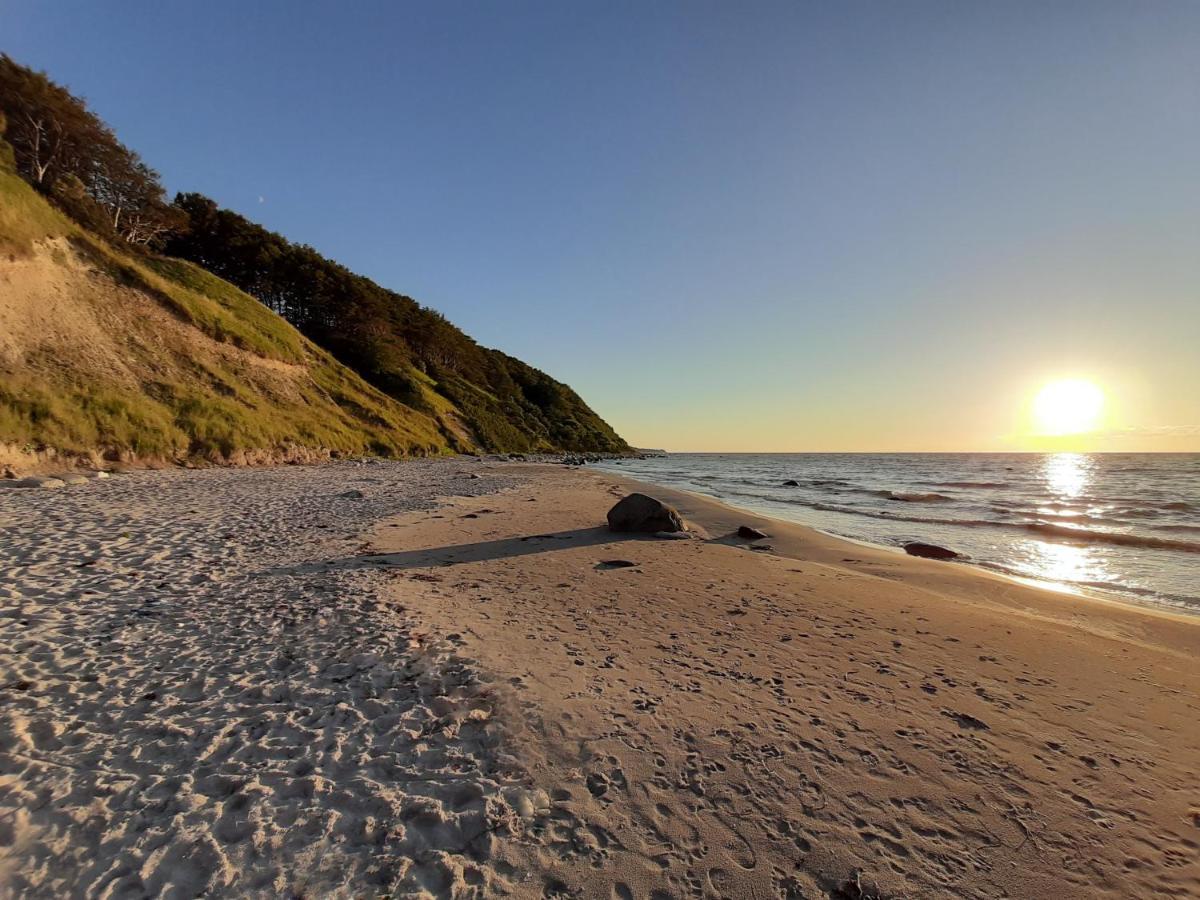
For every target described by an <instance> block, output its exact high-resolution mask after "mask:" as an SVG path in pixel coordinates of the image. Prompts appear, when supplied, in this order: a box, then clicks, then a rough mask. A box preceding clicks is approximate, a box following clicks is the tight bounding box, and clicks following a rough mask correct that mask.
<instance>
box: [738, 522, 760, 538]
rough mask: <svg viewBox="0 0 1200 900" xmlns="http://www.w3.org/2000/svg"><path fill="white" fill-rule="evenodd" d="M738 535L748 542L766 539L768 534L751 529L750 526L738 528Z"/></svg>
mask: <svg viewBox="0 0 1200 900" xmlns="http://www.w3.org/2000/svg"><path fill="white" fill-rule="evenodd" d="M737 535H738V537H740V538H745V539H746V540H748V541H757V540H761V539H762V538H765V537H766V536H767V533H766V532H765V531H759V530H758V529H757V528H751V527H750V526H749V525H740V526H738V530H737Z"/></svg>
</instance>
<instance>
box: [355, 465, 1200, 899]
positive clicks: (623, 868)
mask: <svg viewBox="0 0 1200 900" xmlns="http://www.w3.org/2000/svg"><path fill="white" fill-rule="evenodd" d="M493 471H496V472H499V471H505V472H510V473H512V474H514V475H515V476H517V477H521V478H523V479H525V480H524V483H523V484H521V485H520V486H518V487H514V488H513V489H512V490H509V491H506V492H504V493H502V494H499V495H493V496H492V497H490V498H488V500H487V502H486V503H479V502H474V501H469V500H466V501H452V502H451V503H450V504H449V507H448V508H447V509H445V510H443V511H441V514H440V516H439V517H438V518H436V519H435V518H433V517H430V516H423V515H421V514H414V515H411V516H404V517H400V518H398V519H396V520H393V521H391V522H387V523H381V524H380V526H379V527H378V528H377V529H376V531H375V533H374V535H373V537H372V553H371V555H370V557H369V564H370V565H377V566H379V567H381V568H384V569H386V570H388V571H391V572H393V573H394V575H395V579H396V582H395V583H396V590H395V596H396V598H397V602H399V600H400V598H401V597H402V598H403V602H404V604H405V606H406V607H407V608H408V609H410V610H411V611H413V612H414V614H415V615H416V616H417V617H418V618H419V619H421V620H422V621H425V622H428V623H429V626H430V627H431V628H432V629H433V630H434V631H435V632H444V631H446V630H453V632H455V633H458V634H461V635H462V637H463V638H464V640H465V643H464V646H463V651H464V652H465V653H468V654H469V655H471V656H472V657H473V658H474V659H477V660H478V661H479V664H480V665H481V666H482V667H483V668H484V669H485V670H486V671H489V672H492V673H494V674H495V676H496V679H497V682H498V683H504V684H509V685H511V687H512V690H513V693H514V696H513V701H512V708H514V709H519V710H521V716H520V718H519V719H518V720H517V721H514V722H512V723H510V727H511V734H512V736H513V737H512V740H513V745H512V746H513V752H515V753H516V754H517V755H518V756H519V757H520V758H521V759H522V760H523V761H524V763H525V764H526V768H527V771H528V775H529V778H530V779H531V787H532V788H533V789H534V790H540V791H544V792H545V795H546V796H547V797H548V798H549V800H550V802H549V804H548V806H546V807H545V808H542V809H539V810H536V811H535V812H534V814H533V816H532V818H531V820H530V821H529V823H528V825H527V828H526V830H525V832H524V834H523V835H521V836H518V837H517V838H515V840H514V841H513V842H512V845H511V847H512V850H513V852H514V853H515V854H516V857H515V858H518V859H521V860H522V861H523V864H522V865H521V866H520V868H521V870H522V871H523V872H525V873H526V874H525V875H524V876H522V878H521V879H520V880H518V881H516V882H515V883H514V884H513V891H514V895H518V896H537V895H538V894H539V893H540V892H542V891H543V890H551V889H553V890H554V891H557V892H558V893H559V894H560V895H561V896H581V897H582V896H587V897H590V896H610V895H611V896H619V897H630V896H636V897H644V896H647V895H650V896H672V897H675V896H712V897H740V896H786V897H814V896H854V897H859V896H863V897H865V896H871V897H874V896H879V897H899V896H922V897H946V898H949V897H956V898H957V897H979V898H983V897H993V896H1000V895H1008V896H1062V897H1080V898H1083V897H1088V898H1094V897H1113V898H1116V897H1123V896H1148V895H1154V894H1172V893H1174V894H1181V895H1190V894H1200V862H1198V861H1197V857H1198V854H1197V853H1196V850H1197V849H1198V848H1200V833H1198V832H1197V830H1196V829H1197V828H1200V805H1198V804H1197V801H1196V796H1197V792H1196V788H1197V782H1196V770H1197V767H1198V764H1200V756H1198V755H1197V754H1196V753H1195V752H1191V751H1190V750H1189V748H1195V747H1196V746H1200V724H1198V723H1200V701H1198V700H1197V697H1200V671H1198V667H1197V666H1196V660H1197V659H1200V628H1197V622H1195V621H1194V620H1193V618H1192V617H1185V616H1179V615H1174V614H1170V613H1161V612H1158V611H1145V610H1142V609H1140V608H1136V607H1132V606H1125V605H1116V604H1108V603H1096V602H1091V601H1080V600H1078V599H1077V598H1073V597H1071V598H1067V597H1064V595H1060V594H1057V593H1052V592H1049V591H1045V590H1040V589H1037V588H1033V587H1027V586H1024V585H1021V584H1019V583H1016V582H1012V581H1010V580H1008V579H1006V578H1003V577H1001V576H999V575H996V574H993V573H988V572H986V571H981V570H978V569H976V568H974V567H968V566H947V565H946V564H945V563H941V562H936V561H929V560H921V559H916V558H912V557H908V556H904V555H900V554H897V553H894V552H892V551H887V550H882V549H877V548H871V547H861V546H859V545H857V544H851V543H849V542H846V541H843V540H841V539H839V538H835V537H829V536H826V535H824V534H822V533H820V532H817V531H815V530H813V529H810V528H808V527H806V526H801V525H796V524H794V523H787V522H782V521H781V520H767V519H766V518H765V517H762V516H758V515H755V514H750V513H747V512H743V511H741V510H737V509H734V508H732V507H729V506H726V505H723V504H720V503H718V502H717V501H711V500H708V499H707V498H702V497H696V496H694V495H689V494H683V493H682V492H678V491H672V490H671V489H662V488H657V487H654V488H652V489H650V490H651V493H652V495H654V496H658V497H660V498H661V499H663V500H665V501H666V502H670V503H672V505H676V506H677V507H678V508H679V509H680V512H681V513H682V514H683V516H684V518H685V519H687V520H689V521H690V522H692V523H694V524H696V525H697V526H699V528H698V531H700V530H701V529H702V532H701V534H700V535H698V536H696V537H693V538H692V539H689V540H675V541H667V540H656V539H653V538H642V537H638V536H631V535H617V534H612V533H610V532H608V531H607V529H606V527H604V514H605V513H606V511H607V509H608V507H610V506H611V505H612V503H613V502H615V500H616V498H617V497H619V496H623V495H624V494H625V493H627V492H628V490H630V489H636V488H637V487H640V486H641V484H640V483H635V482H634V481H633V480H632V479H625V478H623V477H621V476H616V475H612V474H610V473H608V472H604V473H599V472H596V471H594V470H590V471H589V470H584V471H582V472H579V471H576V470H564V469H562V468H561V467H542V466H513V467H509V466H504V467H497V468H496V469H494V470H493ZM483 474H484V475H485V476H486V474H487V472H486V471H485V472H483ZM740 524H747V525H751V526H752V527H762V528H764V530H766V531H767V532H768V533H769V534H770V535H771V537H770V538H769V539H768V540H767V541H766V543H770V544H772V545H774V552H764V551H754V550H751V549H749V546H750V544H751V542H747V541H740V540H738V539H736V538H734V537H732V536H731V532H733V531H734V530H735V529H736V527H737V526H738V525H740ZM856 886H857V887H856ZM839 891H841V892H842V893H841V894H838V892H839ZM855 891H861V893H855ZM652 892H660V893H658V894H655V893H652Z"/></svg>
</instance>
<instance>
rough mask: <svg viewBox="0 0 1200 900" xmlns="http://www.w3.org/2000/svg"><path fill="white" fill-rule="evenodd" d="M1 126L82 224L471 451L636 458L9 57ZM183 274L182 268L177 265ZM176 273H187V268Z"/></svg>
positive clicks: (23, 163)
mask: <svg viewBox="0 0 1200 900" xmlns="http://www.w3.org/2000/svg"><path fill="white" fill-rule="evenodd" d="M0 118H3V119H4V120H6V125H4V126H3V127H0V132H2V133H3V136H4V138H5V140H6V141H7V143H8V144H10V145H11V152H12V157H13V158H12V165H13V166H15V169H16V172H17V173H18V174H19V175H20V176H21V177H22V178H23V179H24V180H25V181H26V182H28V183H29V184H30V185H31V186H33V187H34V189H35V190H37V191H38V192H39V193H41V194H42V195H43V196H45V197H46V198H47V199H49V200H50V201H51V202H52V203H53V204H54V205H55V206H57V207H58V208H59V209H60V210H62V211H63V212H64V213H66V214H67V215H68V216H69V217H71V218H72V219H74V220H75V221H76V222H78V223H79V224H80V225H82V226H83V227H84V228H86V229H88V230H89V231H91V232H93V233H95V234H98V235H100V236H102V237H104V238H105V239H107V240H109V241H112V242H121V243H124V244H126V245H128V246H129V247H130V248H133V249H134V250H136V251H137V252H139V253H142V254H144V255H146V256H148V257H153V258H154V263H155V266H156V267H158V268H159V269H160V270H164V271H166V270H170V269H171V266H172V260H171V258H172V257H175V258H179V259H184V260H188V261H190V262H193V263H196V264H197V265H199V266H201V267H202V268H204V269H207V270H208V271H209V272H212V273H213V274H214V275H217V276H218V277H220V278H222V279H224V280H226V281H229V282H232V283H233V284H234V285H236V286H237V287H238V288H240V289H242V290H243V291H245V292H246V293H248V294H250V295H251V296H253V297H255V298H257V299H258V300H259V301H261V302H262V303H263V304H264V305H266V306H267V307H268V308H270V309H271V310H273V311H275V312H276V313H278V314H279V315H280V316H282V317H283V318H285V319H287V320H288V321H289V322H291V323H292V324H293V325H295V326H296V327H297V328H298V329H299V330H300V331H301V332H302V333H303V334H304V335H305V336H307V337H308V338H310V339H311V340H312V341H313V342H314V343H316V344H318V345H319V346H320V347H322V348H324V349H325V350H327V351H328V352H329V353H330V354H331V355H332V356H333V357H335V358H336V359H337V360H339V361H340V362H342V363H344V364H345V365H347V366H349V367H350V368H352V369H354V370H355V371H356V372H358V373H359V374H360V375H361V376H362V377H363V378H365V379H366V380H367V381H368V382H370V383H371V384H372V385H374V386H375V387H377V388H379V389H380V390H382V391H383V392H384V393H386V394H388V395H390V396H391V397H393V398H394V399H396V400H397V401H399V402H401V403H403V404H405V405H407V406H409V407H411V408H413V409H416V410H419V411H421V412H423V413H425V414H428V415H430V416H432V417H433V418H434V419H435V420H436V421H437V422H438V423H439V426H440V427H441V428H442V430H443V433H444V434H445V436H446V439H447V442H448V444H449V446H451V447H453V448H455V449H459V450H463V451H470V450H490V451H516V452H525V451H539V450H544V451H555V450H576V451H589V452H599V453H625V452H629V450H630V448H629V445H628V444H627V443H626V442H625V441H624V440H623V439H622V438H621V437H620V436H619V435H618V434H617V433H616V432H615V431H614V430H613V429H612V427H611V426H609V425H608V423H606V422H605V421H604V420H603V419H601V418H600V417H599V416H598V415H596V413H595V412H593V411H592V410H591V409H590V408H589V407H588V406H587V404H586V403H584V402H583V400H582V399H581V398H580V397H579V395H578V394H576V393H575V392H574V391H573V390H571V388H569V387H568V386H567V385H565V384H563V383H561V382H559V381H557V380H555V379H553V378H551V377H550V376H549V375H547V374H545V373H544V372H541V371H539V370H538V369H535V368H533V367H532V366H529V365H527V364H525V363H523V362H521V361H520V360H518V359H515V358H513V357H511V356H508V355H507V354H505V353H502V352H500V351H498V350H492V349H488V348H486V347H481V346H480V345H479V344H477V343H476V342H475V341H474V340H472V339H471V338H470V337H469V336H467V335H466V334H465V333H464V332H462V331H461V330H460V329H459V328H457V327H456V326H455V325H453V324H452V323H451V322H449V321H448V320H447V319H446V318H445V317H444V316H442V315H441V314H439V313H437V312H436V311H434V310H431V309H429V308H427V307H424V306H422V305H421V304H419V303H418V302H417V301H415V300H413V299H412V298H411V297H406V296H404V295H402V294H399V293H396V292H394V291H391V290H388V289H386V288H384V287H382V286H380V285H378V284H376V283H375V282H373V281H371V280H370V279H368V278H365V277H363V276H361V275H357V274H355V273H354V272H351V271H350V270H349V269H347V268H345V267H344V266H342V265H340V264H338V263H336V262H334V261H333V260H329V259H326V258H325V257H323V256H321V255H320V254H319V253H318V252H317V251H316V250H314V249H313V248H311V247H308V246H305V245H302V244H295V243H292V242H290V241H288V240H287V239H285V238H284V237H282V236H281V235H279V234H276V233H274V232H271V231H268V230H267V229H265V228H263V227H262V226H260V225H257V224H255V223H254V222H251V221H249V220H248V219H246V218H245V217H243V216H241V215H239V214H237V213H235V212H232V211H230V210H227V209H221V208H219V206H218V205H217V204H216V203H215V202H214V201H212V200H210V199H209V198H207V197H204V196H202V195H200V194H195V193H181V194H178V195H177V196H176V197H175V199H174V201H173V202H168V201H167V199H166V194H165V191H164V188H163V185H162V182H161V180H160V178H159V176H158V173H157V172H155V171H154V170H153V169H152V168H150V167H149V166H148V165H146V164H145V163H144V162H143V161H142V160H141V158H140V157H139V156H138V154H137V153H136V152H135V151H133V150H131V149H130V148H128V147H126V146H125V145H124V144H122V143H121V141H120V140H119V139H118V138H117V137H116V135H115V134H114V133H113V132H112V130H111V129H110V128H109V127H108V126H107V125H106V124H105V123H104V122H103V121H102V120H101V119H100V118H99V117H98V116H97V115H96V114H95V113H93V112H92V111H91V110H90V109H89V108H88V106H87V104H86V102H85V101H83V100H82V99H80V98H79V97H76V96H75V95H73V94H72V93H71V92H70V91H68V90H67V89H66V88H64V87H62V86H61V85H58V84H56V83H55V82H54V81H52V80H51V79H50V78H49V77H48V76H47V75H46V74H44V73H41V72H37V71H34V70H32V69H30V68H28V67H25V66H22V65H20V64H19V63H17V62H15V61H14V60H13V59H11V58H10V57H9V56H7V55H3V54H0ZM177 266H178V264H177ZM172 274H173V276H174V277H176V278H180V279H183V278H186V277H188V275H187V271H186V270H185V269H184V268H183V267H182V266H178V268H177V269H176V270H174V271H173V273H172Z"/></svg>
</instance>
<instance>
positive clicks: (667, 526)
mask: <svg viewBox="0 0 1200 900" xmlns="http://www.w3.org/2000/svg"><path fill="white" fill-rule="evenodd" d="M608 527H609V528H610V529H612V530H613V531H644V532H649V533H650V534H654V533H655V532H658V531H683V530H684V528H683V519H682V517H680V515H679V513H678V512H677V511H676V510H675V509H674V507H671V506H668V505H667V504H665V503H663V502H662V501H661V500H655V499H654V498H653V497H647V496H646V495H645V494H630V495H629V496H628V497H624V498H622V499H621V500H620V501H618V502H617V505H616V506H614V507H613V508H612V509H610V510H609V511H608Z"/></svg>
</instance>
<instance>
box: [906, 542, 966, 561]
mask: <svg viewBox="0 0 1200 900" xmlns="http://www.w3.org/2000/svg"><path fill="white" fill-rule="evenodd" d="M904 552H905V553H907V554H908V555H909V556H920V557H923V558H925V559H957V558H958V554H957V553H955V552H954V551H953V550H947V549H946V548H945V547H939V546H938V545H937V544H925V543H922V542H921V541H911V542H910V543H907V544H905V545H904Z"/></svg>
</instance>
